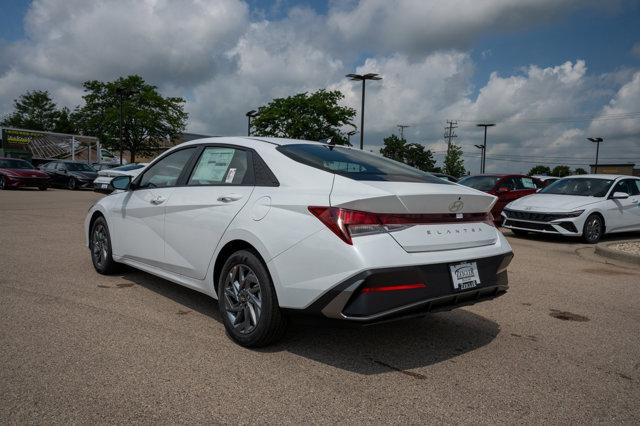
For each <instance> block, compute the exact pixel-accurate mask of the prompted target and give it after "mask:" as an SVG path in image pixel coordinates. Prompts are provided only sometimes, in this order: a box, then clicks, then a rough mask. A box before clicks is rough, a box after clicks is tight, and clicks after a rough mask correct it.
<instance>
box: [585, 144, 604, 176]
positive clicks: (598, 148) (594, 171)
mask: <svg viewBox="0 0 640 426" xmlns="http://www.w3.org/2000/svg"><path fill="white" fill-rule="evenodd" d="M587 140H590V141H591V142H593V143H595V144H596V166H595V167H594V169H593V174H595V175H597V174H598V154H599V152H600V142H603V141H604V139H603V138H587Z"/></svg>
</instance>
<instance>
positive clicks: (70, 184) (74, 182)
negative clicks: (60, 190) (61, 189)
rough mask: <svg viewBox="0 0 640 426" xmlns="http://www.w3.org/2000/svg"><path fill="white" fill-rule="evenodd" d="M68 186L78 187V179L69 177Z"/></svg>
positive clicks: (70, 187) (71, 187)
mask: <svg viewBox="0 0 640 426" xmlns="http://www.w3.org/2000/svg"><path fill="white" fill-rule="evenodd" d="M67 187H68V188H69V189H76V180H75V179H74V178H71V179H69V182H68V183H67Z"/></svg>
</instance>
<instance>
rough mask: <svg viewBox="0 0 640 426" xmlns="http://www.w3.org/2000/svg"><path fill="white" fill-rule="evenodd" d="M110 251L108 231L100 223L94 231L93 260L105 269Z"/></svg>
mask: <svg viewBox="0 0 640 426" xmlns="http://www.w3.org/2000/svg"><path fill="white" fill-rule="evenodd" d="M108 249H109V240H108V239H107V230H106V229H105V227H104V225H103V224H101V223H99V224H97V225H96V227H95V228H94V229H93V241H92V250H93V259H94V261H95V262H96V264H97V265H98V266H100V267H103V266H104V264H105V262H106V261H107V256H108V253H109V252H108Z"/></svg>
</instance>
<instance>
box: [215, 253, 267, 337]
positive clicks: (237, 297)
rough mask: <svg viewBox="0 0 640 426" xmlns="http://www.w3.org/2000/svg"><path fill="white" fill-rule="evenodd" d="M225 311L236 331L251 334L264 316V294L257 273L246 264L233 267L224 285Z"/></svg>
mask: <svg viewBox="0 0 640 426" xmlns="http://www.w3.org/2000/svg"><path fill="white" fill-rule="evenodd" d="M223 296H224V308H225V309H224V310H225V315H227V318H228V319H229V321H230V323H231V325H232V326H233V328H234V329H236V330H238V331H239V332H240V333H241V334H249V333H251V332H252V331H253V330H255V328H256V327H257V325H258V322H259V321H260V316H261V315H262V292H261V290H260V282H259V281H258V277H257V276H256V274H255V272H253V270H252V269H251V268H250V267H248V266H247V265H245V264H238V265H235V266H233V268H231V270H230V271H229V274H228V275H227V278H226V280H225V283H224V295H223Z"/></svg>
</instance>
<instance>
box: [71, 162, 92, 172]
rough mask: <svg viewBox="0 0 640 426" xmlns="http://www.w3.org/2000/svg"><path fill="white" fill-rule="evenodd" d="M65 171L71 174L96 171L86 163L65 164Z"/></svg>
mask: <svg viewBox="0 0 640 426" xmlns="http://www.w3.org/2000/svg"><path fill="white" fill-rule="evenodd" d="M65 166H67V170H71V171H72V172H95V171H96V169H94V168H93V167H91V166H90V165H88V164H86V163H65Z"/></svg>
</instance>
